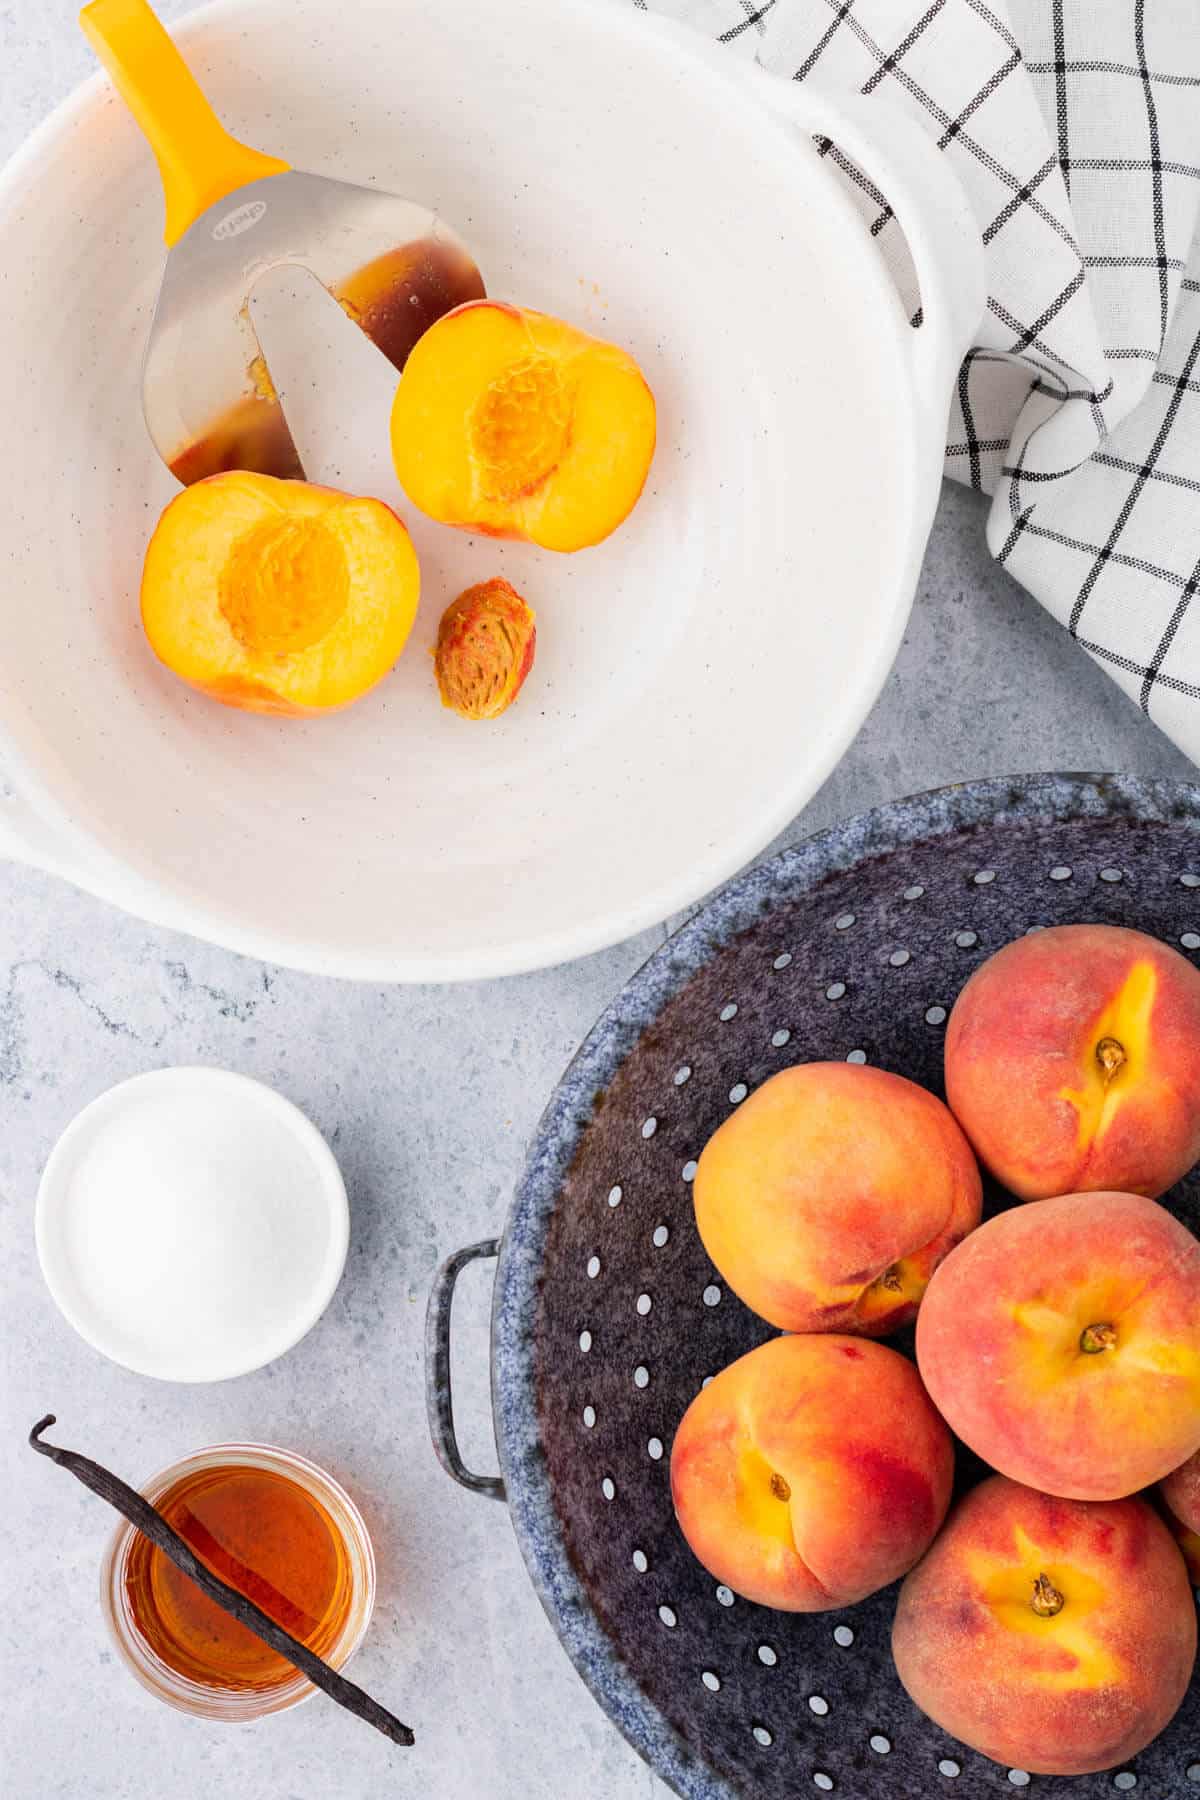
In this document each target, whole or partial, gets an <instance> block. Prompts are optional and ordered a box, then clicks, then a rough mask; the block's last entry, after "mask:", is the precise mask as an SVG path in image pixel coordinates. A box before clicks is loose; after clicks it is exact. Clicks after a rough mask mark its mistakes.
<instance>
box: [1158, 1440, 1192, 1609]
mask: <svg viewBox="0 0 1200 1800" xmlns="http://www.w3.org/2000/svg"><path fill="white" fill-rule="evenodd" d="M1159 1493H1160V1494H1161V1495H1162V1499H1163V1504H1164V1505H1165V1507H1166V1509H1167V1511H1168V1513H1169V1514H1170V1518H1169V1520H1168V1524H1169V1525H1170V1527H1171V1530H1172V1531H1173V1533H1174V1535H1175V1540H1176V1542H1177V1543H1178V1545H1179V1548H1180V1549H1181V1550H1182V1551H1183V1560H1184V1562H1185V1563H1186V1564H1187V1569H1188V1576H1189V1578H1190V1580H1191V1582H1192V1585H1193V1587H1198V1588H1200V1450H1197V1452H1196V1454H1195V1455H1194V1456H1189V1457H1188V1459H1187V1461H1186V1462H1185V1463H1184V1464H1183V1465H1182V1467H1180V1468H1178V1469H1174V1470H1172V1472H1171V1474H1170V1475H1168V1476H1167V1478H1166V1480H1165V1481H1163V1482H1162V1483H1161V1485H1160V1487H1159Z"/></svg>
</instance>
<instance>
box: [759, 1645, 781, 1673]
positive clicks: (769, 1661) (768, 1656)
mask: <svg viewBox="0 0 1200 1800" xmlns="http://www.w3.org/2000/svg"><path fill="white" fill-rule="evenodd" d="M758 1660H759V1662H760V1663H762V1664H763V1666H764V1668H768V1669H773V1668H774V1667H775V1664H776V1663H777V1662H778V1661H779V1658H778V1656H777V1655H776V1654H775V1652H774V1650H772V1648H771V1646H770V1644H760V1645H759V1646H758Z"/></svg>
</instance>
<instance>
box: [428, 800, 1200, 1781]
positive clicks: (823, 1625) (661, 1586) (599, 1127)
mask: <svg viewBox="0 0 1200 1800" xmlns="http://www.w3.org/2000/svg"><path fill="white" fill-rule="evenodd" d="M1071 920H1103V921H1106V922H1109V923H1112V924H1118V925H1131V926H1136V927H1138V928H1139V929H1141V930H1143V931H1148V932H1151V933H1153V934H1154V935H1155V936H1157V937H1160V938H1162V939H1164V940H1165V941H1166V942H1168V943H1171V944H1175V945H1177V946H1180V947H1181V948H1182V949H1183V950H1184V952H1185V953H1189V954H1192V955H1193V956H1194V955H1196V954H1197V953H1198V952H1200V788H1197V787H1194V786H1191V785H1188V784H1184V783H1179V782H1165V781H1164V782H1142V781H1134V780H1127V779H1124V778H1122V777H1117V776H1071V775H1046V776H1023V777H1020V778H1017V779H1015V780H1012V781H988V782H980V783H976V784H973V785H971V786H967V787H959V788H950V789H946V790H943V791H941V792H938V793H935V794H930V795H925V796H921V797H919V798H917V799H912V800H904V801H900V802H897V803H895V804H893V805H889V806H884V807H881V808H879V809H878V810H877V811H875V812H870V813H867V814H865V815H864V816H863V817H861V818H858V819H855V820H852V821H851V822H850V823H848V824H845V825H840V826H837V827H835V828H834V829H833V830H831V831H827V832H823V833H821V834H820V835H819V836H817V837H814V838H812V839H810V840H809V841H808V842H807V843H805V844H802V845H801V846H800V847H799V848H798V849H796V850H791V851H788V852H786V853H785V854H784V855H782V856H780V857H778V858H777V859H776V860H774V861H773V862H770V863H767V864H766V865H764V866H763V867H761V868H757V869H753V870H751V871H750V872H749V873H748V874H745V875H743V876H741V877H740V878H739V879H738V880H737V881H735V882H733V883H732V884H731V885H730V886H729V887H727V888H726V889H725V890H724V891H723V892H722V893H720V894H719V895H718V896H717V897H716V898H715V899H714V900H712V901H711V902H709V904H708V905H707V906H706V907H705V908H704V909H703V910H702V911H701V912H700V913H699V914H698V915H697V916H696V917H695V918H693V919H692V920H691V921H690V923H688V924H687V925H685V926H684V927H683V929H682V930H681V931H679V932H678V933H677V934H676V935H675V937H674V938H672V940H671V941H670V942H669V943H668V944H666V945H664V947H663V948H662V950H660V951H659V952H658V953H657V955H655V956H653V957H652V958H651V959H650V961H649V962H648V963H647V964H646V965H645V967H644V968H643V969H641V970H640V971H639V972H638V974H637V975H635V976H634V978H633V980H632V981H631V982H630V983H629V985H628V986H627V987H626V989H625V991H624V992H623V993H622V994H621V995H619V997H618V998H617V999H616V1000H615V1001H614V1002H613V1004H612V1005H611V1006H610V1007H609V1008H608V1010H607V1012H606V1013H605V1014H604V1016H603V1017H602V1018H601V1019H600V1021H599V1023H598V1024H597V1025H596V1027H595V1029H594V1030H593V1031H592V1033H591V1035H590V1036H589V1037H588V1039H587V1041H586V1043H585V1044H584V1045H583V1048H582V1049H581V1050H580V1052H579V1054H578V1055H577V1057H576V1058H575V1060H574V1062H573V1063H572V1064H571V1067H570V1068H569V1069H568V1071H567V1073H566V1075H565V1076H564V1078H563V1080H562V1083H561V1084H560V1086H559V1088H558V1090H557V1092H556V1093H555V1095H554V1097H553V1098H552V1100H551V1102H550V1104H549V1106H548V1107H547V1109H546V1112H545V1114H544V1116H543V1118H542V1121H541V1124H540V1126H539V1127H538V1131H537V1134H536V1137H535V1139H534V1142H533V1145H532V1147H531V1149H530V1153H529V1160H528V1163H527V1166H526V1169H525V1173H524V1176H523V1177H522V1180H521V1183H520V1187H519V1189H518V1191H517V1194H516V1198H515V1200H514V1202H513V1207H512V1211H511V1213H510V1215H509V1220H508V1225H507V1229H506V1231H505V1235H504V1238H503V1241H502V1242H501V1243H500V1244H499V1245H498V1246H497V1245H496V1244H493V1243H488V1244H477V1245H475V1246H473V1247H472V1248H470V1249H469V1250H465V1251H462V1252H460V1253H459V1254H458V1256H456V1257H452V1258H451V1259H450V1261H449V1262H448V1263H447V1264H446V1266H445V1268H444V1269H443V1270H442V1272H441V1274H440V1275H439V1277H438V1281H437V1284H436V1286H435V1289H434V1293H433V1295H432V1297H431V1302H430V1318H429V1371H428V1372H429V1382H430V1418H431V1423H432V1426H433V1431H434V1439H435V1446H436V1447H437V1449H438V1453H439V1455H440V1456H441V1458H442V1460H443V1462H444V1463H445V1465H446V1467H447V1468H448V1469H449V1471H450V1472H451V1474H453V1475H455V1476H456V1478H457V1479H459V1480H461V1481H465V1482H466V1483H467V1485H469V1486H472V1487H475V1488H476V1489H478V1490H480V1491H482V1492H486V1493H490V1494H493V1495H496V1496H497V1497H501V1498H503V1497H507V1500H508V1503H509V1507H510V1510H511V1514H512V1520H513V1525H514V1528H515V1530H516V1533H517V1537H518V1540H519V1542H520V1545H521V1549H522V1551H523V1552H524V1555H525V1560H526V1562H527V1563H528V1566H529V1571H530V1574H531V1575H532V1577H533V1581H534V1584H535V1586H536V1588H537V1590H538V1593H539V1594H540V1596H541V1599H542V1602H543V1604H544V1606H545V1608H546V1611H547V1612H548V1614H549V1615H550V1618H551V1620H552V1621H553V1624H554V1626H555V1629H556V1630H557V1632H558V1634H559V1636H560V1637H561V1639H562V1641H563V1644H564V1645H565V1647H566V1649H567V1652H568V1654H569V1655H570V1656H571V1658H572V1660H573V1661H574V1663H575V1665H576V1667H577V1668H578V1670H579V1672H580V1674H581V1675H582V1676H583V1678H584V1680H585V1681H586V1682H587V1684H588V1686H589V1687H590V1688H591V1690H592V1692H593V1693H594V1694H595V1696H596V1698H597V1699H598V1700H599V1702H600V1704H601V1705H602V1706H603V1707H604V1708H605V1710H606V1711H607V1712H608V1714H609V1716H610V1717H611V1718H612V1719H613V1720H614V1722H615V1723H616V1724H617V1725H618V1726H619V1727H620V1729H621V1730H622V1731H623V1732H624V1733H625V1735H626V1737H627V1738H628V1739H629V1740H630V1742H631V1743H632V1744H634V1745H635V1746H636V1748H637V1749H638V1750H639V1751H640V1752H641V1754H642V1755H643V1756H644V1757H645V1758H646V1760H647V1761H648V1762H649V1763H650V1764H651V1765H652V1766H653V1767H654V1768H655V1769H656V1770H657V1771H658V1773H659V1774H660V1775H661V1776H662V1777H663V1779H664V1780H665V1781H667V1782H669V1783H670V1784H671V1785H672V1786H673V1787H674V1788H675V1790H676V1791H677V1792H678V1793H680V1794H683V1795H687V1796H703V1797H704V1800H716V1797H718V1796H720V1797H721V1800H725V1797H727V1796H734V1795H753V1796H755V1797H756V1800H799V1797H801V1796H803V1795H805V1794H808V1793H812V1792H817V1793H821V1792H824V1793H834V1794H842V1795H847V1796H853V1800H873V1797H874V1796H876V1795H878V1796H880V1800H900V1797H904V1800H930V1797H931V1796H943V1795H944V1796H945V1800H985V1797H990V1800H999V1797H1000V1796H1002V1795H1004V1794H1010V1793H1011V1792H1012V1790H1013V1788H1014V1787H1016V1788H1025V1787H1028V1788H1030V1789H1031V1790H1035V1791H1041V1792H1047V1793H1048V1792H1050V1791H1053V1792H1054V1794H1055V1795H1056V1796H1061V1800H1101V1796H1105V1795H1109V1794H1112V1793H1114V1792H1116V1793H1120V1792H1124V1791H1127V1790H1132V1791H1136V1792H1137V1793H1139V1794H1144V1795H1145V1796H1146V1800H1169V1797H1175V1796H1177V1797H1179V1800H1186V1796H1188V1795H1190V1794H1192V1795H1196V1796H1197V1800H1200V1682H1197V1683H1193V1686H1192V1690H1191V1692H1190V1694H1189V1696H1188V1699H1187V1700H1186V1701H1185V1703H1184V1705H1183V1708H1182V1709H1181V1711H1180V1712H1179V1714H1178V1715H1177V1716H1176V1718H1175V1720H1174V1722H1173V1723H1172V1724H1171V1726H1170V1727H1169V1728H1168V1729H1167V1730H1166V1731H1165V1732H1164V1733H1163V1735H1162V1736H1161V1737H1160V1738H1159V1739H1158V1740H1157V1741H1156V1742H1155V1743H1154V1744H1152V1745H1151V1746H1150V1747H1149V1748H1148V1749H1147V1750H1145V1751H1143V1753H1142V1754H1141V1755H1140V1756H1139V1757H1138V1758H1137V1759H1136V1760H1135V1762H1134V1763H1133V1764H1131V1765H1130V1766H1128V1767H1125V1768H1120V1769H1115V1770H1112V1771H1109V1772H1108V1773H1106V1774H1102V1775H1088V1776H1079V1777H1075V1778H1071V1779H1064V1778H1053V1777H1047V1776H1032V1777H1031V1776H1029V1775H1028V1774H1026V1772H1025V1771H1024V1770H1020V1769H1006V1768H1001V1767H999V1766H998V1765H997V1764H995V1763H992V1762H989V1761H988V1760H987V1759H986V1758H984V1757H982V1756H979V1755H977V1754H976V1753H975V1752H973V1751H970V1750H968V1749H966V1748H965V1747H964V1746H963V1745H962V1744H959V1743H958V1742H957V1741H956V1740H955V1739H953V1738H951V1737H949V1736H947V1734H946V1733H945V1732H943V1731H941V1730H939V1729H938V1727H937V1726H935V1725H933V1724H932V1723H931V1722H930V1721H929V1720H928V1719H926V1718H924V1717H923V1715H922V1714H921V1713H919V1712H918V1711H917V1709H916V1708H915V1707H914V1706H913V1705H912V1703H911V1701H909V1699H908V1698H907V1696H906V1695H905V1693H904V1691H903V1689H902V1688H901V1686H900V1683H899V1681H898V1680H897V1678H896V1675H895V1672H894V1670H893V1668H892V1662H891V1656H890V1652H889V1647H888V1643H889V1633H890V1626H891V1618H892V1611H893V1606H894V1602H895V1590H894V1589H887V1590H885V1591H884V1592H883V1593H880V1594H876V1595H874V1596H873V1597H872V1598H871V1599H869V1600H866V1601H864V1602H862V1603H861V1604H860V1605H858V1606H854V1607H848V1608H846V1609H845V1610H844V1611H839V1612H830V1613H818V1614H785V1613H776V1612H772V1611H769V1610H767V1609H766V1608H764V1607H760V1606H754V1605H751V1604H750V1603H749V1602H747V1601H745V1600H741V1599H736V1598H735V1597H734V1596H733V1595H732V1594H731V1593H730V1592H729V1590H728V1589H727V1588H723V1587H718V1586H717V1585H716V1584H715V1583H714V1581H713V1580H712V1578H711V1577H710V1576H709V1575H707V1574H706V1573H705V1571H704V1570H703V1569H702V1568H701V1567H700V1565H699V1564H698V1563H697V1562H696V1561H695V1559H694V1558H693V1557H692V1555H691V1553H690V1552H689V1550H688V1549H687V1546H686V1545H685V1543H684V1541H683V1538H682V1537H681V1535H680V1533H679V1531H678V1529H677V1527H676V1525H675V1522H674V1518H673V1514H672V1510H671V1500H670V1492H669V1485H668V1463H669V1458H670V1448H671V1439H672V1434H673V1433H674V1430H675V1427H676V1424H677V1423H678V1421H679V1419H680V1417H681V1416H682V1414H683V1411H684V1409H685V1407H686V1406H687V1404H688V1402H689V1401H690V1400H691V1399H692V1397H693V1395H694V1394H695V1393H696V1392H697V1390H698V1389H699V1387H700V1385H701V1383H702V1382H703V1380H704V1378H705V1377H706V1376H708V1375H712V1374H715V1373H716V1372H717V1371H718V1370H719V1369H721V1368H723V1367H724V1366H725V1365H726V1364H727V1363H729V1362H731V1361H733V1359H734V1358H735V1357H737V1356H740V1355H741V1354H742V1353H743V1352H744V1351H746V1350H749V1349H750V1348H752V1347H753V1346H754V1345H755V1344H757V1343H760V1342H762V1341H763V1339H765V1338H766V1337H767V1336H769V1335H771V1334H770V1328H769V1327H768V1326H767V1325H765V1324H764V1323H763V1322H762V1321H761V1320H760V1319H757V1318H755V1317H754V1316H753V1315H752V1314H751V1313H750V1312H748V1311H747V1310H746V1308H745V1307H743V1306H742V1305H741V1303H740V1302H739V1301H738V1300H737V1299H736V1298H735V1297H734V1296H733V1295H732V1294H731V1293H729V1292H727V1291H726V1290H725V1289H724V1288H723V1287H722V1285H721V1282H720V1280H719V1277H718V1276H717V1275H716V1274H715V1272H714V1270H713V1268H712V1265H711V1264H710V1263H709V1261H708V1259H707V1257H706V1256H705V1254H704V1251H703V1249H702V1247H701V1245H700V1241H699V1238H698V1237H697V1234H696V1230H695V1226H694V1223H693V1218H692V1206H691V1194H690V1189H689V1182H690V1180H691V1178H692V1175H693V1173H694V1171H695V1159H696V1157H697V1156H698V1155H699V1153H700V1150H701V1149H702V1147H703V1145H704V1143H705V1142H706V1140H707V1138H708V1137H709V1135H710V1134H711V1132H712V1131H713V1130H714V1129H715V1128H716V1126H717V1125H718V1124H719V1123H720V1122H721V1120H722V1119H723V1118H725V1117H726V1116H727V1114H728V1112H729V1110H730V1108H731V1107H734V1106H737V1105H738V1104H739V1102H740V1101H741V1100H742V1099H744V1097H745V1095H746V1094H747V1092H749V1091H750V1090H751V1089H752V1088H754V1087H755V1086H757V1085H758V1083H760V1082H761V1081H763V1080H765V1078H766V1077H767V1076H768V1075H772V1074H774V1073H775V1072H776V1071H777V1070H778V1069H781V1068H784V1067H786V1066H787V1065H788V1064H789V1063H793V1062H799V1061H805V1060H810V1059H813V1058H826V1057H846V1058H847V1059H849V1060H852V1061H858V1062H862V1061H867V1062H871V1063H877V1064H879V1065H881V1066H882V1067H884V1068H888V1069H893V1070H895V1071H896V1072H898V1073H900V1074H904V1075H908V1076H911V1077H912V1078H914V1079H915V1080H917V1081H919V1082H922V1083H923V1084H924V1085H926V1086H927V1087H930V1088H933V1089H935V1090H936V1091H938V1092H941V1085H942V1084H941V1067H942V1041H943V1033H944V1027H945V1021H946V1016H947V1013H948V1011H949V1009H950V1007H951V1005H952V1004H953V1001H954V998H955V995H956V994H957V993H958V990H959V988H960V987H961V986H962V983H963V982H964V980H965V979H966V977H967V976H968V975H969V974H970V973H971V971H972V970H973V969H974V968H976V967H977V965H978V964H979V963H980V962H982V961H983V959H984V958H985V957H986V956H988V955H990V953H991V952H992V951H993V950H996V949H998V948H999V947H1000V945H1001V944H1003V943H1006V942H1007V941H1008V940H1009V939H1011V938H1014V937H1017V936H1019V935H1020V934H1021V933H1023V932H1026V931H1029V930H1031V929H1033V928H1035V927H1037V926H1039V925H1051V924H1058V923H1065V922H1067V921H1071ZM1168 1204H1170V1205H1172V1206H1173V1207H1174V1208H1175V1210H1176V1211H1177V1212H1178V1213H1179V1214H1180V1216H1181V1217H1182V1218H1183V1219H1184V1220H1185V1221H1186V1222H1187V1223H1188V1224H1189V1225H1190V1226H1191V1228H1192V1229H1193V1230H1200V1180H1198V1179H1197V1178H1196V1176H1192V1177H1189V1179H1188V1180H1187V1181H1185V1182H1183V1183H1181V1184H1180V1186H1179V1187H1178V1188H1177V1189H1175V1190H1174V1191H1173V1192H1172V1194H1171V1195H1170V1196H1168ZM497 1251H498V1253H499V1262H498V1267H497V1273H496V1289H495V1301H494V1309H493V1329H492V1392H493V1404H494V1411H495V1417H496V1428H497V1441H498V1444H499V1451H500V1465H501V1469H502V1471H503V1479H502V1480H499V1479H495V1478H487V1477H480V1476H474V1475H471V1474H469V1473H468V1472H467V1471H466V1470H465V1469H464V1467H463V1465H462V1461H461V1458H460V1457H459V1455H458V1451H457V1448H456V1445H455V1441H454V1431H453V1421H452V1416H451V1408H450V1388H449V1326H450V1304H451V1298H452V1293H453V1286H454V1281H455V1279H456V1277H457V1274H458V1272H459V1270H460V1269H461V1268H462V1267H463V1266H464V1264H465V1263H466V1262H468V1261H470V1260H472V1259H473V1258H475V1257H478V1256H486V1255H493V1254H496V1253H497ZM901 1347H903V1345H901ZM975 1472H976V1471H975V1469H974V1468H973V1467H972V1466H971V1465H970V1459H969V1458H967V1457H966V1456H965V1455H960V1478H961V1479H964V1480H968V1481H969V1480H970V1479H972V1478H973V1476H974V1474H975Z"/></svg>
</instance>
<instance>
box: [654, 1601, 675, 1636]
mask: <svg viewBox="0 0 1200 1800" xmlns="http://www.w3.org/2000/svg"><path fill="white" fill-rule="evenodd" d="M658 1616H659V1618H660V1619H661V1620H662V1622H663V1624H664V1625H665V1626H666V1628H667V1630H668V1631H674V1629H675V1627H676V1625H677V1624H678V1623H679V1619H678V1616H677V1614H676V1612H675V1608H674V1607H673V1606H665V1605H664V1606H660V1607H659V1609H658Z"/></svg>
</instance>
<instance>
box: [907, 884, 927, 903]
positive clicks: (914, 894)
mask: <svg viewBox="0 0 1200 1800" xmlns="http://www.w3.org/2000/svg"><path fill="white" fill-rule="evenodd" d="M924 892H925V889H924V888H923V887H921V886H920V884H919V883H917V882H914V883H913V885H912V887H906V888H905V890H904V898H905V899H906V900H919V899H920V898H921V895H922V894H923V893H924Z"/></svg>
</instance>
